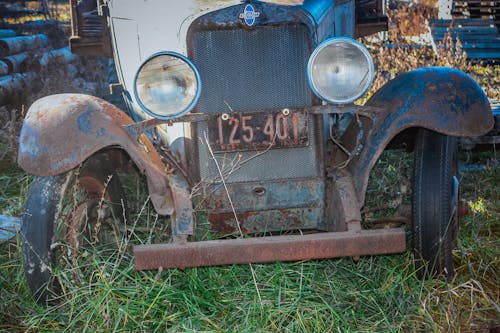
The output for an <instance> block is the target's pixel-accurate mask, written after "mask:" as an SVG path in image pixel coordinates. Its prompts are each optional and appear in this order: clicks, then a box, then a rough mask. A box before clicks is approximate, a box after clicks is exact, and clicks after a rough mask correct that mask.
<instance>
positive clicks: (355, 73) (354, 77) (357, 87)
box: [307, 37, 374, 104]
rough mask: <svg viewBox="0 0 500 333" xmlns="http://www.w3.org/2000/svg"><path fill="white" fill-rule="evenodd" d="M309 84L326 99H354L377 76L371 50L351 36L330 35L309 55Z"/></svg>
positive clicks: (346, 100)
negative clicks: (336, 36)
mask: <svg viewBox="0 0 500 333" xmlns="http://www.w3.org/2000/svg"><path fill="white" fill-rule="evenodd" d="M307 74H308V79H309V85H310V87H311V89H312V90H313V92H314V93H315V94H316V95H317V96H318V97H320V98H321V99H323V100H326V101H328V102H331V103H334V104H347V103H351V102H354V101H355V100H356V99H358V98H359V97H361V96H362V95H363V94H364V93H366V91H367V90H368V89H369V88H370V86H371V84H372V82H373V77H374V66H373V59H372V57H371V56H370V52H368V50H367V49H366V48H365V47H364V46H363V45H361V44H360V43H358V42H356V41H355V40H353V39H351V38H345V37H340V38H331V39H328V40H326V41H325V42H323V43H321V44H320V45H319V46H318V47H317V48H316V50H314V52H313V54H312V55H311V57H310V58H309V63H308V66H307Z"/></svg>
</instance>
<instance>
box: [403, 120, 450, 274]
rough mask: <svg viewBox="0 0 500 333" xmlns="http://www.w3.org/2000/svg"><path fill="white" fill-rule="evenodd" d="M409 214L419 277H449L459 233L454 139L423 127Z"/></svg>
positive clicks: (416, 158)
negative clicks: (440, 275)
mask: <svg viewBox="0 0 500 333" xmlns="http://www.w3.org/2000/svg"><path fill="white" fill-rule="evenodd" d="M412 215H413V216H412V220H413V223H412V229H413V230H412V231H413V250H414V255H415V260H416V262H415V263H416V269H417V274H418V277H419V278H428V277H434V276H437V275H439V274H444V275H445V276H446V277H447V278H450V277H452V276H453V275H454V269H453V254H452V251H453V248H454V247H455V239H456V237H457V236H458V144H457V138H455V137H450V136H446V135H442V134H439V133H436V132H433V131H430V130H426V129H420V130H419V131H418V133H417V138H416V141H415V167H414V177H413V212H412Z"/></svg>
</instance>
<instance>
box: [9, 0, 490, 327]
mask: <svg viewBox="0 0 500 333" xmlns="http://www.w3.org/2000/svg"><path fill="white" fill-rule="evenodd" d="M424 2H425V1H424ZM419 8H420V7H419ZM398 10H399V14H398V15H401V17H402V18H403V20H405V17H407V18H406V20H413V18H418V17H420V18H423V17H424V16H425V15H426V14H425V11H426V9H425V8H420V9H419V10H421V11H422V12H421V15H413V16H412V15H406V14H407V11H406V10H407V9H405V8H402V9H398ZM410 14H411V13H410ZM405 15H406V16H405ZM420 21H422V22H423V21H424V20H422V19H421V20H420ZM420 21H419V22H413V21H410V23H411V24H399V23H401V22H399V21H398V22H396V23H397V25H398V26H400V27H405V26H406V27H407V28H413V27H417V26H420V25H421V24H423V23H422V22H420ZM405 22H406V21H405ZM407 23H408V22H407ZM417 32H418V31H417ZM417 32H415V33H417ZM394 33H395V34H400V35H405V34H409V32H402V31H398V30H396V31H395V32H394ZM372 52H373V53H374V55H375V56H376V58H377V62H378V67H379V78H378V81H377V82H376V83H375V84H374V89H375V88H377V87H378V86H380V85H381V84H383V83H384V82H385V81H386V80H387V79H388V78H391V77H393V76H394V75H397V74H398V73H400V72H402V71H407V70H410V69H412V68H415V67H422V66H426V65H435V64H448V63H449V64H451V65H456V66H457V67H461V66H462V65H463V62H460V63H452V60H453V59H451V60H450V59H448V58H446V55H441V56H440V55H435V54H429V53H426V52H420V51H418V50H412V49H408V50H406V49H395V50H390V49H376V48H372ZM429 52H430V51H429ZM452 58H453V57H452ZM447 61H448V62H447ZM89 67H92V66H89ZM499 68H500V67H499V66H494V67H492V66H490V67H485V66H472V67H471V66H468V67H467V68H463V69H465V70H467V71H468V72H469V73H471V74H472V75H474V77H475V78H476V79H478V80H479V81H480V82H481V84H482V86H483V87H485V88H486V91H487V93H488V95H489V97H497V96H498V93H499V90H498V77H500V76H499V75H498V71H499ZM53 85H54V84H47V85H46V86H47V87H48V88H47V89H53ZM64 85H65V84H64ZM42 93H45V92H42ZM1 141H2V140H0V157H3V159H1V158H0V214H7V215H13V216H21V214H22V211H23V205H24V198H25V195H26V192H27V188H28V185H29V181H30V178H29V177H28V176H26V175H25V174H24V173H23V172H22V171H20V170H19V169H18V168H17V167H15V166H14V163H13V160H12V157H10V156H9V155H6V156H4V154H3V151H5V150H7V149H10V148H12V144H11V143H9V144H2V143H1ZM462 160H463V161H469V162H474V163H483V164H486V165H488V167H487V168H486V169H485V170H478V171H467V172H464V173H463V178H462V185H463V186H462V189H463V192H462V196H463V197H464V198H466V199H467V200H469V202H471V208H472V209H471V210H472V213H471V215H469V216H467V217H466V218H464V219H463V222H462V225H461V235H460V238H459V241H458V244H457V245H458V246H457V250H456V251H455V252H454V254H455V265H456V267H457V275H456V277H455V278H454V279H453V280H452V281H448V282H447V281H444V280H442V279H433V280H426V281H420V280H418V279H417V277H416V272H415V268H414V266H413V262H412V254H411V253H410V252H407V253H404V254H400V255H392V256H374V257H364V258H361V259H360V260H359V261H357V262H356V261H354V260H352V259H351V258H343V259H337V260H314V261H306V262H294V263H275V264H268V265H253V266H252V267H253V270H254V273H255V281H254V279H253V278H252V270H251V268H250V267H249V266H248V265H232V266H224V267H210V268H192V269H186V270H176V269H173V270H166V271H148V272H135V271H133V266H132V262H133V258H132V255H131V253H130V252H127V251H125V249H126V248H127V246H128V245H129V244H132V243H134V244H137V243H141V242H149V241H150V240H156V239H157V236H158V235H162V234H165V233H166V232H167V231H168V225H167V221H165V219H162V218H159V217H158V216H157V215H156V214H155V212H154V209H153V208H152V206H151V204H150V203H148V202H147V201H145V199H144V198H145V196H146V195H145V191H144V188H143V187H141V186H139V184H138V182H137V181H131V182H130V184H129V183H127V184H128V187H129V188H131V191H130V194H131V200H130V202H131V203H132V204H131V205H130V206H129V208H130V209H131V211H132V212H133V214H131V216H130V222H133V223H130V225H135V228H134V230H133V231H134V232H130V233H128V236H127V237H124V238H123V239H122V240H121V243H120V246H119V247H113V246H98V245H95V246H90V247H88V248H87V249H86V251H83V253H82V255H81V256H80V257H78V259H77V261H76V265H74V266H72V267H65V268H63V267H59V268H58V271H57V277H58V278H59V280H60V282H61V285H62V286H63V287H64V296H63V297H62V298H61V299H60V302H59V303H58V304H57V305H55V306H52V307H46V306H42V305H39V304H37V303H36V302H35V300H34V299H33V297H32V296H31V293H30V292H29V289H28V286H27V284H26V282H25V280H24V276H23V274H24V272H23V267H22V255H21V246H20V236H18V237H17V238H16V239H15V240H13V241H11V242H8V243H3V244H0V290H1V292H0V331H1V332H16V331H19V332H24V331H28V332H54V331H67V332H82V331H90V332H93V331H97V332H109V331H133V332H141V331H143V332H158V331H160V332H165V331H167V332H480V333H483V332H485V333H486V332H489V329H490V328H492V327H498V325H500V320H499V318H500V309H499V304H500V292H499V291H498V286H499V285H500V277H499V272H498V267H500V246H499V236H500V199H499V198H500V190H499V187H498V184H500V169H499V168H498V167H495V164H498V159H497V157H496V155H495V154H494V153H492V152H488V153H486V154H480V153H474V154H464V156H462ZM410 173H411V163H410V159H409V158H408V157H407V156H405V155H404V154H402V153H400V152H390V153H386V154H384V157H383V158H382V159H381V160H380V161H379V162H378V163H377V166H376V168H375V170H374V175H373V176H372V177H371V181H370V185H369V186H370V187H369V189H368V194H367V203H368V207H369V209H370V211H369V212H367V213H366V214H365V220H366V221H365V222H366V224H368V225H369V224H370V221H371V220H373V219H376V218H378V217H381V216H387V215H392V214H398V213H401V211H402V209H400V208H404V207H405V206H407V205H408V204H409V195H410V193H409V182H408V177H409V174H410ZM401 184H403V186H401ZM387 203H389V204H387ZM135 222H137V223H135ZM148 230H154V231H148Z"/></svg>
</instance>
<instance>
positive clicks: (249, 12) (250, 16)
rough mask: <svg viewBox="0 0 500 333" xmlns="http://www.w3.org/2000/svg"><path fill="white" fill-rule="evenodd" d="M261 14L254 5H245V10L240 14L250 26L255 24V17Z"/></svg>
mask: <svg viewBox="0 0 500 333" xmlns="http://www.w3.org/2000/svg"><path fill="white" fill-rule="evenodd" d="M259 16H260V12H258V11H256V10H255V8H253V6H252V5H250V4H248V5H246V6H245V10H244V11H243V13H241V14H240V19H243V20H245V24H246V25H247V26H249V27H251V26H253V25H254V24H255V19H256V18H257V17H259Z"/></svg>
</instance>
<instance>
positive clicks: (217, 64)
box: [189, 24, 312, 113]
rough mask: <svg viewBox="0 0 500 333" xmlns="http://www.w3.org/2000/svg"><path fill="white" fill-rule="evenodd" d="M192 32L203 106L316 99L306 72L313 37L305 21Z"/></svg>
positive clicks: (256, 106) (220, 109) (249, 106)
mask: <svg viewBox="0 0 500 333" xmlns="http://www.w3.org/2000/svg"><path fill="white" fill-rule="evenodd" d="M192 38H193V41H192V43H191V44H190V45H191V48H192V49H191V50H189V54H190V57H191V58H192V60H193V62H194V64H195V65H196V67H197V68H198V70H199V71H200V75H201V79H202V84H203V89H202V94H201V98H200V101H199V103H198V106H197V112H202V113H229V112H231V111H245V110H260V109H270V108H284V107H300V106H308V105H311V103H312V93H311V90H310V89H309V86H308V84H307V78H306V66H307V61H308V59H309V55H310V53H311V50H310V48H311V42H310V40H309V35H308V32H307V28H306V27H305V26H304V25H301V24H284V25H276V26H261V27H256V28H253V29H232V30H214V31H205V30H201V31H197V32H195V33H194V34H193V36H192Z"/></svg>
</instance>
